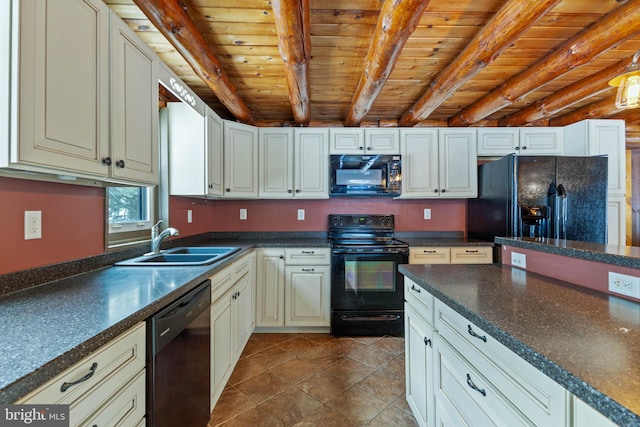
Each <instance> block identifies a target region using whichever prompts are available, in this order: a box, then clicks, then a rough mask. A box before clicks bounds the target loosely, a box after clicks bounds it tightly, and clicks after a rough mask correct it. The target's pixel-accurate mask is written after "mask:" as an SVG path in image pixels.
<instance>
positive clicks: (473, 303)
mask: <svg viewBox="0 0 640 427" xmlns="http://www.w3.org/2000/svg"><path fill="white" fill-rule="evenodd" d="M400 271H401V272H402V273H403V274H405V275H406V276H407V277H409V278H410V279H412V280H414V281H415V282H416V283H418V284H419V285H421V286H422V287H423V288H425V289H426V290H427V291H429V292H430V293H432V294H433V295H434V296H435V297H437V298H438V299H440V300H441V301H442V302H444V303H445V304H447V305H449V306H450V307H451V308H453V309H454V310H455V311H457V312H458V313H460V314H462V315H463V316H465V317H466V318H467V319H469V320H470V321H472V322H474V323H476V324H477V325H478V326H479V327H480V328H482V329H484V330H485V331H486V332H487V333H489V334H490V335H492V336H493V337H494V338H495V339H496V340H498V341H499V342H501V343H502V344H504V345H505V346H506V347H508V348H509V349H511V350H512V351H514V352H515V353H517V354H518V355H519V356H521V357H522V358H523V359H525V360H526V361H528V362H529V363H530V364H532V365H533V366H535V367H536V368H538V369H539V370H541V371H542V372H544V373H545V374H546V375H548V376H549V377H550V378H552V379H554V380H555V381H556V382H558V383H559V384H561V385H562V386H564V387H565V388H566V389H568V390H569V391H570V392H571V393H573V394H575V395H576V396H578V397H579V398H580V399H582V400H584V401H585V402H587V403H589V404H590V405H591V406H593V407H594V408H596V409H598V410H599V411H600V412H602V413H603V414H605V415H606V416H607V417H609V419H611V420H613V421H614V422H616V423H618V424H619V425H625V426H632V425H633V426H638V425H640V304H638V303H635V302H632V301H627V300H624V299H622V298H618V297H615V296H610V295H607V294H604V293H600V292H597V291H593V290H590V289H586V288H582V287H579V286H575V285H571V284H568V283H566V282H562V281H558V280H554V279H549V278H547V277H544V276H541V275H538V274H535V273H528V272H526V271H523V270H519V269H516V268H513V269H512V268H510V267H507V266H504V267H503V266H501V265H498V264H494V265H402V266H400Z"/></svg>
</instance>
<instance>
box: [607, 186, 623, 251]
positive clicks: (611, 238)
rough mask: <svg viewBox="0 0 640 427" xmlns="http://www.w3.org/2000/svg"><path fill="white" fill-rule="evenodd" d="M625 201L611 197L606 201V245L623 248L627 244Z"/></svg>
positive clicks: (620, 197) (617, 197)
mask: <svg viewBox="0 0 640 427" xmlns="http://www.w3.org/2000/svg"><path fill="white" fill-rule="evenodd" d="M626 209H627V199H626V197H624V196H613V197H609V199H608V200H607V243H608V244H610V245H621V246H625V245H626V243H627V212H626Z"/></svg>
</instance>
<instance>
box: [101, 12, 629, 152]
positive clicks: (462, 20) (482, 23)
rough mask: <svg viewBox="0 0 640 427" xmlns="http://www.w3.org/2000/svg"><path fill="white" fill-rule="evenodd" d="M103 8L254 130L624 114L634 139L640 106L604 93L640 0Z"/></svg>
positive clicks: (625, 54)
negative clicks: (624, 104) (620, 106)
mask: <svg viewBox="0 0 640 427" xmlns="http://www.w3.org/2000/svg"><path fill="white" fill-rule="evenodd" d="M105 2H106V3H107V4H108V5H109V6H110V7H111V8H112V9H113V10H114V11H115V12H116V13H117V14H118V15H119V16H120V17H121V18H123V19H124V20H125V21H126V22H127V24H128V25H129V26H130V27H131V28H133V29H134V30H135V31H136V32H137V33H138V35H139V36H140V37H141V38H142V40H143V41H144V42H145V43H147V44H148V45H149V46H150V47H151V48H152V49H153V50H155V51H156V52H157V53H158V55H159V56H160V58H161V59H162V60H163V61H165V62H166V63H167V64H168V65H169V67H170V68H171V69H172V70H173V71H174V72H175V73H176V74H177V75H178V76H180V78H181V79H183V80H184V82H185V83H186V84H187V85H189V86H190V87H191V88H192V89H193V90H194V91H195V92H196V93H197V94H198V96H200V97H201V98H202V99H203V100H204V101H205V102H206V103H207V104H208V105H209V106H211V107H212V108H213V109H214V110H215V111H216V112H217V113H218V114H220V115H221V116H222V117H224V118H228V119H236V120H239V121H242V122H246V123H254V124H257V125H260V126H398V125H400V126H525V125H536V126H547V125H552V126H553V125H565V124H569V123H573V122H575V121H579V120H582V119H586V118H624V119H625V120H626V121H627V143H628V146H630V147H631V146H633V145H634V144H635V143H640V109H636V110H625V111H620V110H617V109H616V108H615V105H614V99H615V89H614V88H610V87H609V86H608V85H607V82H608V80H609V79H611V78H613V77H614V76H616V75H618V74H621V73H622V72H624V69H625V67H626V66H627V65H628V64H629V63H630V61H631V57H632V56H633V55H634V53H636V52H637V51H638V50H640V0H601V1H594V0H536V1H529V0H340V1H337V0H334V1H330V0H105ZM143 10H144V12H143ZM163 27H164V28H163ZM157 28H159V29H160V30H161V31H158V29H157ZM193 33H198V34H193ZM163 34H164V35H163ZM198 43H201V44H202V46H200V45H199V44H198ZM185 58H186V59H185ZM194 64H195V65H194ZM199 67H200V68H199Z"/></svg>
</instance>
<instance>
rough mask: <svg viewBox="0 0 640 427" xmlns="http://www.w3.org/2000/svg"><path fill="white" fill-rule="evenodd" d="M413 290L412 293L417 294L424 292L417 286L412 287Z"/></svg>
mask: <svg viewBox="0 0 640 427" xmlns="http://www.w3.org/2000/svg"><path fill="white" fill-rule="evenodd" d="M411 290H412V291H416V292H417V293H420V292H422V291H421V290H420V288H416V285H411Z"/></svg>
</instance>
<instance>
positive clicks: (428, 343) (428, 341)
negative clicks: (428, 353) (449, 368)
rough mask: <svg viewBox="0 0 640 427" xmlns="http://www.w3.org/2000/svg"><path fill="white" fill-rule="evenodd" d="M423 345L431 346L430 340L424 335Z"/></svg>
mask: <svg viewBox="0 0 640 427" xmlns="http://www.w3.org/2000/svg"><path fill="white" fill-rule="evenodd" d="M424 345H428V346H429V347H431V340H430V339H429V338H427V337H424Z"/></svg>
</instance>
